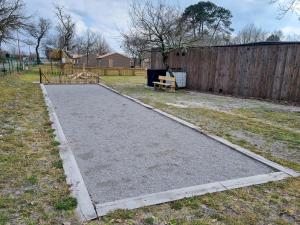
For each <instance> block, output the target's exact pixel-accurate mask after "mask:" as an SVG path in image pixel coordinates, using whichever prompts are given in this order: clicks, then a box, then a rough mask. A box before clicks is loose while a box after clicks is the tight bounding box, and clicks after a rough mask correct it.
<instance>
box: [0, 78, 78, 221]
mask: <svg viewBox="0 0 300 225" xmlns="http://www.w3.org/2000/svg"><path fill="white" fill-rule="evenodd" d="M35 80H38V76H37V75H36V74H26V75H21V76H18V75H16V76H6V77H4V78H3V77H1V78H0V90H1V92H0V93H1V94H0V171H1V172H0V225H4V224H13V225H14V224H31V225H33V224H63V223H64V222H72V224H76V223H77V222H76V221H77V220H76V218H75V216H74V212H73V209H74V207H76V200H75V199H73V198H71V197H70V196H69V187H68V185H67V184H66V182H65V176H64V172H63V169H62V163H61V161H60V158H59V153H58V147H57V144H58V143H57V142H55V140H54V135H53V130H52V129H51V123H50V121H49V117H48V113H47V111H46V107H45V103H44V99H43V96H42V92H41V89H40V86H39V85H38V84H33V83H32V81H35Z"/></svg>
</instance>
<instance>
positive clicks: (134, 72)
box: [40, 64, 147, 76]
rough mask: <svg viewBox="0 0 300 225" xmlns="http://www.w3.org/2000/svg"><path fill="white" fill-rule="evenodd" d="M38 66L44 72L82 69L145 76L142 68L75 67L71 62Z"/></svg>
mask: <svg viewBox="0 0 300 225" xmlns="http://www.w3.org/2000/svg"><path fill="white" fill-rule="evenodd" d="M40 68H41V69H42V70H43V71H44V72H45V73H48V74H49V73H53V74H59V73H61V74H73V73H78V72H82V71H83V70H85V71H88V72H92V73H95V74H99V75H100V76H146V74H147V71H146V70H145V69H143V68H100V67H84V68H83V67H75V66H73V65H71V64H65V65H62V66H61V65H59V64H58V65H50V64H44V65H41V66H40Z"/></svg>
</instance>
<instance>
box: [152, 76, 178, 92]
mask: <svg viewBox="0 0 300 225" xmlns="http://www.w3.org/2000/svg"><path fill="white" fill-rule="evenodd" d="M158 79H159V82H156V81H155V82H153V84H154V90H161V89H163V90H166V89H167V88H170V91H172V92H175V88H176V79H175V77H167V76H159V78H158Z"/></svg>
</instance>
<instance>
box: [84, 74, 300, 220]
mask: <svg viewBox="0 0 300 225" xmlns="http://www.w3.org/2000/svg"><path fill="white" fill-rule="evenodd" d="M102 81H103V82H104V83H105V84H107V85H109V86H111V87H113V88H115V89H117V90H118V91H120V92H122V93H124V94H127V95H130V96H132V97H135V98H138V99H140V100H142V101H143V102H145V103H147V104H150V105H153V106H155V107H157V108H160V109H162V110H164V111H167V112H168V113H170V114H173V115H175V116H178V117H180V118H183V119H185V120H188V121H190V122H192V123H194V124H196V125H197V126H199V127H201V128H202V129H203V130H205V131H206V132H209V133H212V134H216V135H218V136H221V137H224V138H225V139H228V140H229V141H231V142H233V143H236V144H238V145H241V146H243V147H246V148H248V149H249V150H251V151H253V152H255V153H257V154H260V155H262V156H264V157H266V158H268V159H271V160H273V161H276V162H278V163H280V164H282V165H285V166H287V167H290V168H293V169H295V170H297V171H300V153H299V151H300V136H299V131H300V125H299V121H300V119H299V118H300V117H299V115H300V114H299V112H300V108H299V107H298V108H297V107H292V106H284V105H277V104H272V103H269V102H263V101H257V100H249V99H238V98H231V97H224V96H216V95H208V94H202V93H196V92H189V91H185V90H180V91H177V92H176V93H168V92H154V91H153V90H152V89H149V88H146V87H145V86H144V84H145V83H146V81H145V78H144V77H103V80H102ZM170 103H171V104H170ZM299 198H300V178H291V179H287V180H284V181H279V182H272V183H268V184H263V185H257V186H252V187H246V188H240V189H237V190H231V191H225V192H220V193H214V194H207V195H204V196H200V197H193V198H187V199H183V200H179V201H175V202H171V203H168V204H161V205H157V206H150V207H145V208H142V209H137V210H132V211H126V213H128V212H131V213H132V214H131V216H130V218H122V217H120V216H119V214H118V213H119V212H118V211H117V213H116V212H113V213H111V214H109V215H108V216H105V217H104V218H103V219H101V220H100V221H94V222H91V223H90V224H89V225H92V224H93V225H94V224H97V225H104V224H147V222H148V220H149V222H150V224H151V222H153V224H167V225H177V224H178V225H179V224H180V225H200V224H201V225H203V224H228V225H232V224H234V225H242V224H245V225H246V224H247V225H251V224H278V225H283V224H285V225H287V224H299V223H300V203H299ZM149 218H151V219H149Z"/></svg>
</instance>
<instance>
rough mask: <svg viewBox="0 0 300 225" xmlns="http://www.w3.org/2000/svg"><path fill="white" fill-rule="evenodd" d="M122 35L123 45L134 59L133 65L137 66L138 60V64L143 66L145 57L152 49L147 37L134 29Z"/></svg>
mask: <svg viewBox="0 0 300 225" xmlns="http://www.w3.org/2000/svg"><path fill="white" fill-rule="evenodd" d="M122 37H123V44H122V47H123V49H124V50H125V51H126V52H127V53H128V54H129V55H130V56H131V58H132V59H133V63H134V65H133V66H134V67H135V66H136V62H138V65H139V66H141V64H142V61H143V60H144V59H145V57H146V54H147V53H148V52H149V50H150V49H149V45H148V41H147V39H146V38H144V37H141V36H139V35H138V34H137V33H134V32H132V31H131V32H128V33H123V34H122Z"/></svg>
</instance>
